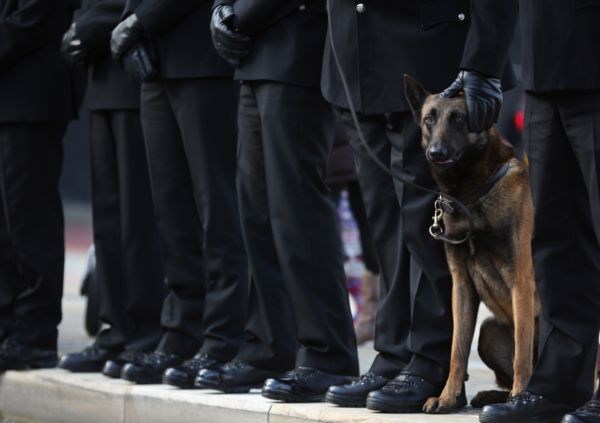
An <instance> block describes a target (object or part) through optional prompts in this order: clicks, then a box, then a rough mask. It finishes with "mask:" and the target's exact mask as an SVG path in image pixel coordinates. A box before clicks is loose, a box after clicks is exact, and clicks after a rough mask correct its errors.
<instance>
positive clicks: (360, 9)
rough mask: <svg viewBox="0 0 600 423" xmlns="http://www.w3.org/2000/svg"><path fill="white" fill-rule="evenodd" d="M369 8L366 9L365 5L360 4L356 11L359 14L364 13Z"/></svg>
mask: <svg viewBox="0 0 600 423" xmlns="http://www.w3.org/2000/svg"><path fill="white" fill-rule="evenodd" d="M366 9H367V8H366V7H365V5H364V3H358V4H357V5H356V11H357V12H358V13H363V12H364V11H365V10H366Z"/></svg>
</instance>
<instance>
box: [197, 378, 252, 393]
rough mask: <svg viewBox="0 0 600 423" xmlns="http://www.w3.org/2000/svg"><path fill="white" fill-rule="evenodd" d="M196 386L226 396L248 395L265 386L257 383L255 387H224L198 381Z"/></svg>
mask: <svg viewBox="0 0 600 423" xmlns="http://www.w3.org/2000/svg"><path fill="white" fill-rule="evenodd" d="M194 386H195V387H196V388H200V389H212V390H214V391H219V392H223V393H224V394H247V393H248V392H250V391H251V390H252V389H260V388H262V386H263V384H262V383H257V384H254V385H240V386H223V385H216V384H210V383H206V382H199V381H196V382H195V383H194Z"/></svg>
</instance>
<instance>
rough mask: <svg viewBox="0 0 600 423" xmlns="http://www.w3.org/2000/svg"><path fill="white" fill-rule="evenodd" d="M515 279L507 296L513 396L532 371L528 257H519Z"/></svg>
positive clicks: (532, 323) (532, 283) (532, 289)
mask: <svg viewBox="0 0 600 423" xmlns="http://www.w3.org/2000/svg"><path fill="white" fill-rule="evenodd" d="M528 258H529V260H528ZM515 276H516V279H515V281H516V283H515V285H514V286H513V287H512V292H511V295H512V306H513V316H514V317H513V318H514V325H515V331H514V333H515V358H514V362H513V371H514V379H513V386H512V391H511V395H513V396H514V395H517V394H519V393H520V392H521V391H523V389H525V386H526V385H527V383H528V382H529V378H530V377H531V373H532V371H533V341H534V336H535V335H534V333H535V296H536V289H535V280H534V277H533V270H532V264H531V254H530V253H529V254H523V255H521V257H520V258H519V259H518V263H517V274H516V275H515Z"/></svg>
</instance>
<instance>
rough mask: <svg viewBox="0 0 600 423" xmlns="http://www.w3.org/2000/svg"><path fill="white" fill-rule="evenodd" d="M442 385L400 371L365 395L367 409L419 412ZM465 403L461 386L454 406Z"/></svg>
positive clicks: (389, 411)
mask: <svg viewBox="0 0 600 423" xmlns="http://www.w3.org/2000/svg"><path fill="white" fill-rule="evenodd" d="M441 392H442V387H440V386H438V385H434V384H432V383H430V382H428V381H426V380H425V379H423V378H422V377H421V376H418V375H415V374H413V373H409V372H402V373H400V374H399V375H398V376H396V377H395V378H394V379H392V380H391V381H390V382H388V384H387V385H385V386H384V387H383V388H382V389H381V390H379V391H373V392H371V393H370V394H369V395H368V396H367V408H368V409H369V410H375V411H381V412H384V413H420V412H422V411H423V405H425V402H427V400H428V399H429V398H430V397H437V396H439V395H440V393H441ZM465 405H467V398H466V396H465V390H464V388H463V390H462V393H461V396H460V397H459V398H458V403H457V404H456V408H462V407H464V406H465Z"/></svg>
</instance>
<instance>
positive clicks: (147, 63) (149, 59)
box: [121, 40, 158, 82]
mask: <svg viewBox="0 0 600 423" xmlns="http://www.w3.org/2000/svg"><path fill="white" fill-rule="evenodd" d="M121 64H122V65H123V69H125V71H126V72H127V74H128V75H129V77H130V78H131V79H133V80H134V81H139V82H149V81H152V80H155V79H156V78H157V76H158V67H157V66H156V58H155V57H154V56H153V55H152V54H151V51H150V48H149V46H148V45H147V43H146V42H145V41H143V40H142V41H138V43H137V44H134V45H133V46H132V47H130V48H129V50H127V51H126V52H125V53H124V54H123V55H122V56H121Z"/></svg>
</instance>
